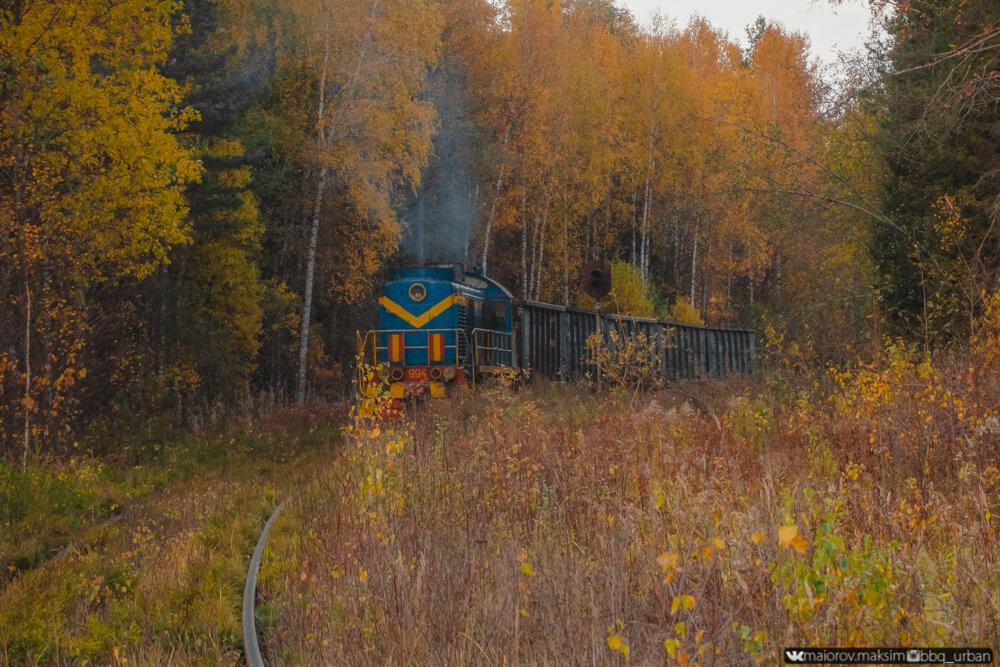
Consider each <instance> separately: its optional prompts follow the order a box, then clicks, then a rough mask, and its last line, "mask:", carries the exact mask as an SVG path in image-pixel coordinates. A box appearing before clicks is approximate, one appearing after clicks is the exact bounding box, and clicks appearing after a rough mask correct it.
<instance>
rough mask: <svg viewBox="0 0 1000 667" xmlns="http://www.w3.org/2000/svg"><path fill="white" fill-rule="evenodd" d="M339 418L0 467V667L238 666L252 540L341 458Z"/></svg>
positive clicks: (306, 415) (147, 436)
mask: <svg viewBox="0 0 1000 667" xmlns="http://www.w3.org/2000/svg"><path fill="white" fill-rule="evenodd" d="M345 414H346V410H345V409H341V406H311V407H310V408H309V409H308V410H299V409H294V410H287V409H286V410H275V411H272V412H270V413H269V414H266V415H263V416H262V415H260V414H254V413H252V412H246V413H245V414H240V415H239V417H238V418H237V419H235V420H233V419H227V420H222V421H223V422H224V423H214V422H215V421H218V420H212V422H213V423H210V424H209V425H207V426H202V427H201V428H195V429H190V428H183V429H180V428H169V427H166V426H165V425H164V423H162V422H159V421H156V420H151V421H150V423H148V424H145V425H144V426H143V427H141V428H137V429H128V430H126V431H124V432H121V431H119V432H117V433H116V432H115V429H110V428H109V429H98V430H97V432H96V434H95V435H94V436H93V437H92V438H88V439H85V440H84V441H82V442H81V443H80V445H79V448H78V453H77V455H75V456H72V457H69V458H67V459H66V460H48V461H37V462H34V463H31V464H29V465H28V466H26V467H22V466H21V465H19V464H15V463H12V462H8V461H2V460H0V565H2V566H3V571H2V572H0V665H67V664H68V665H167V664H172V665H236V664H242V662H243V634H242V628H241V616H240V603H241V598H242V594H243V584H244V581H245V577H246V571H247V564H248V563H249V560H250V555H251V554H252V553H253V549H254V545H255V543H256V541H257V537H258V536H259V534H260V530H261V528H262V527H263V525H264V522H265V520H266V519H267V516H268V515H269V514H270V512H271V511H272V510H273V509H274V507H275V506H276V505H277V504H278V503H279V502H280V501H281V500H282V499H283V498H285V497H287V495H288V494H289V493H290V492H291V490H292V489H293V488H294V487H295V485H296V484H297V483H300V482H301V480H303V479H304V478H306V477H308V476H309V475H311V474H313V471H314V470H315V469H317V467H319V463H320V462H322V461H324V460H327V459H329V458H330V455H329V452H330V451H332V450H333V449H335V448H338V447H341V446H342V445H341V443H342V440H343V435H342V431H343V422H344V416H345ZM102 445H103V446H106V447H108V448H109V449H110V450H111V451H112V452H113V453H106V452H105V453H102V452H101V451H100V450H101V447H102Z"/></svg>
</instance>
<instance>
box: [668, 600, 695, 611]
mask: <svg viewBox="0 0 1000 667" xmlns="http://www.w3.org/2000/svg"><path fill="white" fill-rule="evenodd" d="M694 605H695V599H694V596H693V595H681V596H679V597H675V598H674V601H673V602H672V603H671V605H670V613H671V615H673V614H676V613H677V610H678V609H681V610H685V609H690V608H692V607H693V606H694Z"/></svg>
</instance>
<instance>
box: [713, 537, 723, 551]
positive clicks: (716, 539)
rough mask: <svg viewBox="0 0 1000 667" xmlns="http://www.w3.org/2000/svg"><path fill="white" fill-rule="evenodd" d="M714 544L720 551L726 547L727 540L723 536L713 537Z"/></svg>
mask: <svg viewBox="0 0 1000 667" xmlns="http://www.w3.org/2000/svg"><path fill="white" fill-rule="evenodd" d="M712 546H714V547H715V548H716V549H717V550H718V551H722V550H723V549H725V548H726V542H725V541H724V540H723V539H722V538H721V537H713V538H712Z"/></svg>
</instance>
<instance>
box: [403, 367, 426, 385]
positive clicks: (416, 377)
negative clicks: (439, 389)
mask: <svg viewBox="0 0 1000 667" xmlns="http://www.w3.org/2000/svg"><path fill="white" fill-rule="evenodd" d="M406 379H407V381H409V382H427V381H428V380H430V375H429V373H428V371H427V369H426V368H407V369H406Z"/></svg>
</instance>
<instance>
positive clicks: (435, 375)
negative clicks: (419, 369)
mask: <svg viewBox="0 0 1000 667" xmlns="http://www.w3.org/2000/svg"><path fill="white" fill-rule="evenodd" d="M431 379H432V380H440V379H441V369H440V368H437V367H434V368H432V369H431Z"/></svg>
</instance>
